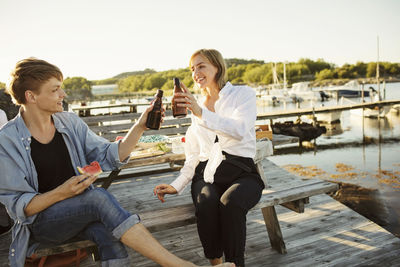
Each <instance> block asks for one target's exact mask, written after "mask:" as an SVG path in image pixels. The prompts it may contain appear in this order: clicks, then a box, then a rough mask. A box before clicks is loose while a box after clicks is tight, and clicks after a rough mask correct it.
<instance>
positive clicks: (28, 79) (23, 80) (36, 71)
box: [7, 57, 63, 105]
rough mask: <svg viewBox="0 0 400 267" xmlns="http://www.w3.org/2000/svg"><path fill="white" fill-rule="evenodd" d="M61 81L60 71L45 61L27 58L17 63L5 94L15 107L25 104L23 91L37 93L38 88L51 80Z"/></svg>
mask: <svg viewBox="0 0 400 267" xmlns="http://www.w3.org/2000/svg"><path fill="white" fill-rule="evenodd" d="M53 77H54V78H56V79H58V80H59V81H62V80H63V74H62V72H61V71H60V69H59V68H58V67H56V66H54V65H52V64H50V63H48V62H47V61H44V60H40V59H37V58H32V57H31V58H27V59H23V60H20V61H18V62H17V64H16V65H15V69H14V70H13V71H12V72H11V78H10V82H9V84H8V86H7V92H8V93H9V94H10V95H11V96H12V98H13V101H14V102H15V104H17V105H22V104H25V103H26V99H25V91H27V90H31V91H34V92H37V91H38V90H39V88H40V86H41V85H42V84H43V83H44V82H46V81H48V80H49V79H51V78H53Z"/></svg>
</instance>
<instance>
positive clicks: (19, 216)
mask: <svg viewBox="0 0 400 267" xmlns="http://www.w3.org/2000/svg"><path fill="white" fill-rule="evenodd" d="M52 118H53V121H54V126H55V128H56V129H57V131H58V132H60V133H61V134H62V136H63V138H64V141H65V144H66V146H67V148H68V151H69V155H70V158H71V162H72V164H73V166H84V165H87V164H90V162H92V161H95V160H96V161H98V162H99V163H100V166H101V167H102V169H103V170H104V171H110V170H114V169H117V168H119V167H121V165H123V164H124V163H126V162H127V161H128V160H129V158H128V159H126V160H125V161H124V162H121V161H120V160H119V155H118V146H119V142H120V141H119V142H114V143H112V142H109V141H108V140H106V139H104V138H102V137H100V136H98V135H96V134H95V133H94V132H92V131H91V130H90V129H89V127H88V126H87V125H86V123H85V122H83V121H82V120H81V119H80V118H79V117H78V116H77V115H76V114H74V113H70V112H59V113H55V114H53V115H52ZM30 143H31V134H30V132H29V130H28V128H27V127H26V125H25V122H24V120H23V118H22V116H21V113H20V114H18V115H17V116H16V117H15V118H14V119H13V120H11V121H9V122H8V123H7V124H6V125H4V127H3V128H2V129H1V130H0V202H1V203H3V204H4V205H5V206H6V208H7V211H8V214H9V215H10V217H11V218H12V219H13V220H14V226H13V228H12V241H11V245H10V250H9V260H10V265H11V266H12V267H14V266H15V267H23V266H24V263H25V258H26V256H30V255H31V254H32V253H33V252H34V250H35V249H36V248H37V246H38V245H39V244H37V243H36V244H32V245H30V244H29V238H30V231H29V228H28V225H29V224H31V223H33V222H34V220H35V218H36V215H32V216H29V217H27V216H25V212H24V209H25V207H26V206H27V205H28V203H29V202H30V201H31V200H32V198H33V197H34V196H36V195H37V194H39V192H38V187H39V186H38V177H37V172H36V169H35V166H34V163H33V161H32V158H31V151H30V150H31V148H30ZM75 172H76V175H79V173H78V171H77V170H76V168H75Z"/></svg>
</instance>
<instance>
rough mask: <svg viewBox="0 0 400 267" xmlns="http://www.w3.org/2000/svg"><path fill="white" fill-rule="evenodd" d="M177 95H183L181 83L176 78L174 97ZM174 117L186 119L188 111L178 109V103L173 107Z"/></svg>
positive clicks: (183, 108)
mask: <svg viewBox="0 0 400 267" xmlns="http://www.w3.org/2000/svg"><path fill="white" fill-rule="evenodd" d="M175 93H183V90H182V88H181V83H180V81H179V79H178V78H174V95H175ZM172 115H173V116H174V117H175V118H184V117H186V115H187V109H186V108H185V107H178V106H177V102H174V104H173V105H172Z"/></svg>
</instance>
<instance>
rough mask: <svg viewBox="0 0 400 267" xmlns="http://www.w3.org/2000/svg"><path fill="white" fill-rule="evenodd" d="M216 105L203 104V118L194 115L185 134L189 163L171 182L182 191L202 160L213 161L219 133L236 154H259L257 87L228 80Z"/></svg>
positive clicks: (222, 145) (223, 145)
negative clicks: (238, 84)
mask: <svg viewBox="0 0 400 267" xmlns="http://www.w3.org/2000/svg"><path fill="white" fill-rule="evenodd" d="M214 109H215V112H212V111H210V110H208V109H207V108H206V107H205V106H204V105H202V118H201V119H200V118H198V117H196V116H194V115H192V125H191V126H190V127H189V128H188V130H187V132H186V136H185V139H186V141H185V156H186V160H185V164H184V166H183V167H182V169H181V171H180V174H179V176H178V177H177V178H176V179H175V180H174V181H173V182H172V183H171V185H172V186H173V187H174V188H175V189H176V190H177V191H178V193H181V192H182V191H183V190H184V188H185V187H186V185H187V184H188V183H189V182H190V181H191V180H192V178H193V175H194V171H195V169H196V166H197V164H198V163H199V162H200V161H206V160H209V162H208V163H207V165H209V164H212V163H210V161H212V160H213V159H212V158H210V155H211V154H212V153H213V152H215V151H214V149H216V147H215V145H214V141H215V137H216V135H218V143H219V144H218V145H219V148H220V150H222V151H225V152H227V153H229V154H232V155H237V156H242V157H249V158H254V157H255V154H256V137H255V130H254V125H255V122H256V118H257V106H256V94H255V91H254V89H252V88H250V87H248V86H233V85H232V84H230V83H229V82H228V83H227V84H226V85H225V86H224V87H223V88H222V89H221V91H220V92H219V99H218V100H217V102H215V106H214ZM206 168H207V167H206Z"/></svg>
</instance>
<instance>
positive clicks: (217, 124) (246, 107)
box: [177, 84, 257, 140]
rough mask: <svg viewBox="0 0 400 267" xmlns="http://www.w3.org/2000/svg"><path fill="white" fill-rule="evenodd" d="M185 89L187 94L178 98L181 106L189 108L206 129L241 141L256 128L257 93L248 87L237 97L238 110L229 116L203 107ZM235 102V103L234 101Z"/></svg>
mask: <svg viewBox="0 0 400 267" xmlns="http://www.w3.org/2000/svg"><path fill="white" fill-rule="evenodd" d="M181 85H182V87H183V88H185V93H179V94H177V95H178V96H181V98H177V101H179V102H180V103H179V106H182V107H187V108H188V109H190V110H191V111H192V113H193V115H195V116H196V117H197V121H198V123H199V125H201V126H203V127H206V128H208V129H210V130H212V131H215V132H217V133H218V134H223V135H226V136H230V137H232V138H234V139H237V140H241V139H243V137H244V136H245V135H246V134H247V133H248V132H249V130H250V129H251V128H253V127H254V124H255V121H256V119H257V105H256V93H255V91H254V90H253V89H252V88H250V87H247V86H244V87H242V88H240V90H238V92H237V94H236V95H235V97H236V99H235V100H236V101H235V102H236V103H232V104H235V105H237V106H236V108H235V109H234V110H233V111H232V112H230V113H229V114H224V115H220V114H217V113H215V112H212V111H210V110H208V109H207V108H206V107H201V106H200V105H199V104H198V103H197V101H196V99H195V98H194V96H193V95H192V94H191V93H190V92H189V91H188V90H187V89H186V87H185V86H184V85H183V84H181ZM182 99H185V100H182ZM232 102H233V101H232Z"/></svg>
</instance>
